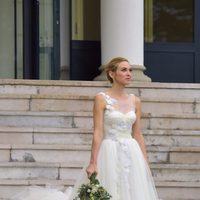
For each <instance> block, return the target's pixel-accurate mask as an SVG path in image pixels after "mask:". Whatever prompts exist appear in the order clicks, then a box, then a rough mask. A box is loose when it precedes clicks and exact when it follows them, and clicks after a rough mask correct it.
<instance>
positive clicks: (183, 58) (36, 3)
mask: <svg viewBox="0 0 200 200" xmlns="http://www.w3.org/2000/svg"><path fill="white" fill-rule="evenodd" d="M0 30H1V35H0V44H1V45H0V78H1V79H3V78H9V79H48V80H51V79H57V80H59V79H64V80H94V79H95V80H98V77H101V75H100V73H101V72H100V69H101V66H102V65H104V64H105V63H106V62H107V61H108V60H109V59H110V58H112V57H114V56H124V57H127V58H128V59H129V60H130V62H131V64H132V65H134V68H135V70H136V71H137V72H135V74H136V75H135V78H136V80H137V77H140V75H141V74H140V75H138V71H139V72H140V73H143V70H144V69H145V68H146V70H145V71H144V74H146V75H147V76H146V75H141V78H139V79H140V80H141V81H149V80H150V79H149V78H148V77H150V78H151V80H152V81H154V82H179V83H199V82H200V1H198V0H179V1H175V0H174V1H173V0H172V1H168V0H144V1H142V0H109V1H108V0H28V1H27V0H1V1H0ZM144 66H145V67H144ZM102 79H103V78H102ZM100 80H101V78H100Z"/></svg>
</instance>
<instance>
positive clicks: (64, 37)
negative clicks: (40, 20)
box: [60, 0, 70, 80]
mask: <svg viewBox="0 0 200 200" xmlns="http://www.w3.org/2000/svg"><path fill="white" fill-rule="evenodd" d="M69 55H70V10H69V0H61V1H60V65H61V76H60V79H64V80H67V79H69V65H70V56H69Z"/></svg>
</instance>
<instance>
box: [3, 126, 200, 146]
mask: <svg viewBox="0 0 200 200" xmlns="http://www.w3.org/2000/svg"><path fill="white" fill-rule="evenodd" d="M142 132H143V135H144V137H145V143H146V145H148V146H152V145H153V146H157V145H158V146H189V147H190V146H197V147H199V146H200V131H195V130H158V129H156V130H148V129H144V130H142ZM0 138H1V140H0V144H69V145H71V144H82V145H85V144H91V141H92V130H91V129H80V128H53V127H52V128H44V127H39V128H31V127H4V126H0Z"/></svg>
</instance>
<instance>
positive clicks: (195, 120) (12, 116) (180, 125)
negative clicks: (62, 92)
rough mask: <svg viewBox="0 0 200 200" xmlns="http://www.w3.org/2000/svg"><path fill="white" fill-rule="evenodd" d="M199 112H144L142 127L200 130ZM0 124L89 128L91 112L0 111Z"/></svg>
mask: <svg viewBox="0 0 200 200" xmlns="http://www.w3.org/2000/svg"><path fill="white" fill-rule="evenodd" d="M199 120H200V114H184V115H183V114H145V113H143V115H142V129H150V130H155V129H164V130H168V129H170V130H172V129H173V130H200V123H199ZM0 126H18V127H54V128H55V127H60V128H83V129H91V128H92V126H93V120H92V112H31V111H26V112H25V111H24V112H23V111H21V112H20V111H19V112H11V111H4V112H3V111H1V112H0Z"/></svg>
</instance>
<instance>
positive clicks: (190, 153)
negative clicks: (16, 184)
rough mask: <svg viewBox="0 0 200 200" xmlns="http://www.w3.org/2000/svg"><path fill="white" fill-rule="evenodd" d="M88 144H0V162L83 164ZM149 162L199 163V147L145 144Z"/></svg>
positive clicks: (89, 147)
mask: <svg viewBox="0 0 200 200" xmlns="http://www.w3.org/2000/svg"><path fill="white" fill-rule="evenodd" d="M90 149H91V146H90V145H36V144H33V145H31V144H30V145H22V144H21V145H20V144H18V145H15V144H13V145H3V144H2V145H0V153H1V157H0V162H9V161H18V162H66V163H70V162H72V160H73V163H76V164H84V163H86V162H87V161H88V160H89V157H90ZM147 151H148V156H149V161H150V163H168V164H173V163H174V164H175V163H177V164H178V163H181V164H200V147H163V146H147Z"/></svg>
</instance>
